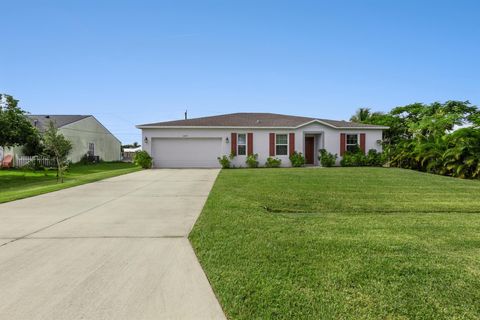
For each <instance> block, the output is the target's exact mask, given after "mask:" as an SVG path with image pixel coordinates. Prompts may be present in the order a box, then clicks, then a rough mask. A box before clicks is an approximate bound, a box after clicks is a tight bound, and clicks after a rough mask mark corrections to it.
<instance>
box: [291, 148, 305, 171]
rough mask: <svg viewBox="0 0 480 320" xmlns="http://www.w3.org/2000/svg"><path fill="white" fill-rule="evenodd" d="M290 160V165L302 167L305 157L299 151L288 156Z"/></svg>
mask: <svg viewBox="0 0 480 320" xmlns="http://www.w3.org/2000/svg"><path fill="white" fill-rule="evenodd" d="M290 162H291V163H292V167H303V166H304V165H305V157H304V156H303V154H302V153H301V152H296V151H295V152H294V153H292V155H291V156H290Z"/></svg>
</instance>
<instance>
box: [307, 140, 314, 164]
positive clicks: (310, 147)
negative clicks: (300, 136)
mask: <svg viewBox="0 0 480 320" xmlns="http://www.w3.org/2000/svg"><path fill="white" fill-rule="evenodd" d="M314 142H315V138H314V137H305V164H314V161H315V159H314V153H315V148H314V145H315V143H314Z"/></svg>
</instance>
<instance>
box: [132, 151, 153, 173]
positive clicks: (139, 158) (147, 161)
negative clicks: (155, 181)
mask: <svg viewBox="0 0 480 320" xmlns="http://www.w3.org/2000/svg"><path fill="white" fill-rule="evenodd" d="M152 160H153V159H152V157H151V156H150V155H149V154H148V152H147V151H145V150H142V151H138V152H135V157H134V158H133V163H135V164H136V165H137V166H141V167H142V168H143V169H150V168H151V167H152Z"/></svg>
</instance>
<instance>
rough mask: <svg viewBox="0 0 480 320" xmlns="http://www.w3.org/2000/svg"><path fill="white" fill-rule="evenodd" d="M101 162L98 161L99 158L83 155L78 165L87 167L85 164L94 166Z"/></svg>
mask: <svg viewBox="0 0 480 320" xmlns="http://www.w3.org/2000/svg"><path fill="white" fill-rule="evenodd" d="M101 162H103V160H102V159H100V157H96V156H90V155H88V154H84V155H83V157H82V158H81V159H80V161H79V162H78V163H80V164H84V165H87V164H95V163H101Z"/></svg>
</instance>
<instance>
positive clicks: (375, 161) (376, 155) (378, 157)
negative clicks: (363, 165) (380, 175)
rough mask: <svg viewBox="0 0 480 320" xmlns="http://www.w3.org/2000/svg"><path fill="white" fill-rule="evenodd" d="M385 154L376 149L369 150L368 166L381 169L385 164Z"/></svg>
mask: <svg viewBox="0 0 480 320" xmlns="http://www.w3.org/2000/svg"><path fill="white" fill-rule="evenodd" d="M384 162H385V161H384V157H383V154H382V153H380V152H378V151H377V150H375V149H370V150H368V153H367V165H369V166H370V167H381V166H382V165H383V163H384Z"/></svg>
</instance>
